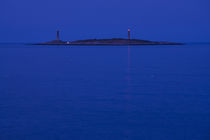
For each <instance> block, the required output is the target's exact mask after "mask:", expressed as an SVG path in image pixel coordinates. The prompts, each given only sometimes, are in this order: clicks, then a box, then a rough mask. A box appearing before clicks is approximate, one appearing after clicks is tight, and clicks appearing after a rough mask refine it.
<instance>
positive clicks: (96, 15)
mask: <svg viewBox="0 0 210 140" xmlns="http://www.w3.org/2000/svg"><path fill="white" fill-rule="evenodd" d="M0 17H1V18H0V28H1V34H0V42H40V41H49V40H53V39H55V38H56V32H55V31H56V30H57V29H59V30H61V38H62V40H69V41H71V40H77V39H89V38H114V37H127V28H128V27H129V28H131V33H132V37H133V38H139V39H148V40H157V41H160V40H161V41H180V42H208V41H210V1H209V0H1V5H0Z"/></svg>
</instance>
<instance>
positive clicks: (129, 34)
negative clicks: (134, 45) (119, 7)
mask: <svg viewBox="0 0 210 140" xmlns="http://www.w3.org/2000/svg"><path fill="white" fill-rule="evenodd" d="M128 39H129V40H130V39H131V30H130V29H128Z"/></svg>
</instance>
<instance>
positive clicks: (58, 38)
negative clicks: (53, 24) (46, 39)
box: [57, 30, 60, 41]
mask: <svg viewBox="0 0 210 140" xmlns="http://www.w3.org/2000/svg"><path fill="white" fill-rule="evenodd" d="M59 32H60V31H59V30H57V41H58V40H59Z"/></svg>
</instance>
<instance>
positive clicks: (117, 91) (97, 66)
mask: <svg viewBox="0 0 210 140" xmlns="http://www.w3.org/2000/svg"><path fill="white" fill-rule="evenodd" d="M209 61H210V45H207V44H206V45H205V44H201V45H198V44H197V45H184V46H134V47H127V46H119V47H117V46H102V47H99V46H98V47H97V46H83V47H82V46H73V47H69V46H66V47H65V46H27V45H21V44H1V45H0V140H77V139H81V140H209V139H210V62H209Z"/></svg>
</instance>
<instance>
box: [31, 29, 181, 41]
mask: <svg viewBox="0 0 210 140" xmlns="http://www.w3.org/2000/svg"><path fill="white" fill-rule="evenodd" d="M34 45H183V43H176V42H164V41H149V40H140V39H131V38H130V29H128V38H127V39H124V38H112V39H87V40H77V41H62V40H60V39H59V31H57V40H53V41H49V42H45V43H37V44H34Z"/></svg>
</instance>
